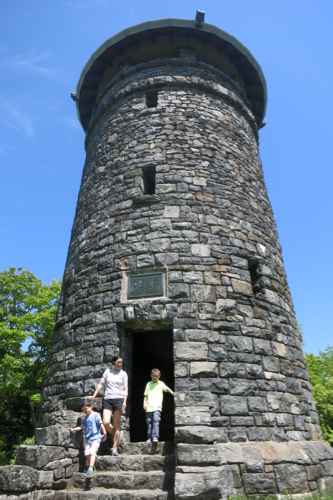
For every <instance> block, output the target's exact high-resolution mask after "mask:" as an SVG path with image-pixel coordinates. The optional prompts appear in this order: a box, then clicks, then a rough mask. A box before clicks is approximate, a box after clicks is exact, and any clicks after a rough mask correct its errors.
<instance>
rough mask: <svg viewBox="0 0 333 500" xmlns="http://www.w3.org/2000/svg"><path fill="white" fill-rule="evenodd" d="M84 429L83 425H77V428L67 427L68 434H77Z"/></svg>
mask: <svg viewBox="0 0 333 500" xmlns="http://www.w3.org/2000/svg"><path fill="white" fill-rule="evenodd" d="M82 429H84V427H83V425H78V426H77V427H69V429H68V430H69V432H78V431H82Z"/></svg>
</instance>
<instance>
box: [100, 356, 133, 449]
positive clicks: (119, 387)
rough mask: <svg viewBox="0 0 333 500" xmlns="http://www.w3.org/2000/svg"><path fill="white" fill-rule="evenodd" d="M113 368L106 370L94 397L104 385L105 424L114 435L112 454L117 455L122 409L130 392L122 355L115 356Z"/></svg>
mask: <svg viewBox="0 0 333 500" xmlns="http://www.w3.org/2000/svg"><path fill="white" fill-rule="evenodd" d="M111 362H112V364H113V368H110V369H108V370H105V372H104V373H103V377H102V378H101V381H100V383H99V384H98V386H97V387H96V390H95V392H94V395H93V398H95V397H96V396H97V394H98V393H99V391H100V390H101V388H102V387H103V385H105V389H104V398H103V424H104V426H105V429H106V431H107V432H109V433H110V434H111V435H112V436H113V447H112V448H111V455H113V456H115V457H117V456H118V451H117V445H118V442H119V438H120V418H121V411H122V410H125V408H126V403H127V393H128V377H127V373H126V372H124V371H123V370H122V369H121V367H122V366H123V358H122V357H121V356H113V358H112V360H111ZM112 412H113V427H112V425H111V416H112Z"/></svg>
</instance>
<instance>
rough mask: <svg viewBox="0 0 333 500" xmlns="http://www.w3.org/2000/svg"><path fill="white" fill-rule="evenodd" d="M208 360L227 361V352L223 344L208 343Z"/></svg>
mask: <svg viewBox="0 0 333 500" xmlns="http://www.w3.org/2000/svg"><path fill="white" fill-rule="evenodd" d="M208 360H209V361H228V352H227V349H226V348H225V346H223V345H221V344H209V345H208Z"/></svg>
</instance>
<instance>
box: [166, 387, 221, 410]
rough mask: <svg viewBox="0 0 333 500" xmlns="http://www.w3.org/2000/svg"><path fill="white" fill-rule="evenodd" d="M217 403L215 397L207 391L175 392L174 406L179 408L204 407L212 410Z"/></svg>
mask: <svg viewBox="0 0 333 500" xmlns="http://www.w3.org/2000/svg"><path fill="white" fill-rule="evenodd" d="M216 403H217V396H214V395H213V394H211V393H210V392H208V391H190V392H176V393H175V405H176V406H177V407H179V406H205V407H209V408H212V407H213V406H215V405H216Z"/></svg>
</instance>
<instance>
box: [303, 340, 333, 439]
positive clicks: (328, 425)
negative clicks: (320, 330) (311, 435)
mask: <svg viewBox="0 0 333 500" xmlns="http://www.w3.org/2000/svg"><path fill="white" fill-rule="evenodd" d="M306 359H307V364H308V369H309V372H310V376H311V385H312V392H313V398H314V400H315V403H316V406H317V411H318V414H319V418H320V427H321V431H322V433H323V438H324V440H325V441H326V442H327V443H328V444H330V445H331V446H333V346H327V348H326V349H325V351H319V356H315V355H314V354H307V355H306Z"/></svg>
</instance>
